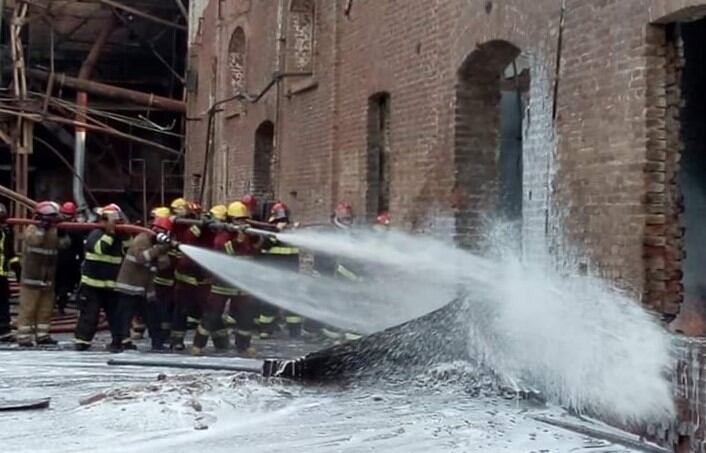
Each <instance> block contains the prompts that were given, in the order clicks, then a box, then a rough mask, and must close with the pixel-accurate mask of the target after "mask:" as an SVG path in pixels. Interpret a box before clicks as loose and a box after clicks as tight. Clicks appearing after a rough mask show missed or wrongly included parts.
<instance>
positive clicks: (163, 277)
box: [151, 206, 179, 349]
mask: <svg viewBox="0 0 706 453" xmlns="http://www.w3.org/2000/svg"><path fill="white" fill-rule="evenodd" d="M151 217H152V222H154V221H155V220H156V219H158V218H167V219H169V220H170V221H171V220H172V211H171V209H170V208H168V207H166V206H160V207H158V208H155V209H153V210H152V212H151ZM173 229H174V224H173V223H172V232H171V234H172V235H173ZM167 255H168V261H167V260H163V261H160V264H161V265H160V266H157V271H156V273H155V275H154V279H153V280H152V281H153V282H154V292H155V297H156V300H157V304H156V307H155V308H156V309H157V312H158V313H156V314H154V315H155V316H156V317H158V319H159V323H160V328H161V330H162V333H161V335H160V338H161V339H162V340H164V341H166V340H168V339H169V334H170V331H171V328H172V310H173V309H174V267H175V265H176V260H177V258H178V255H179V251H178V250H177V249H176V248H173V247H172V248H170V249H169V252H168V253H167ZM153 340H154V339H153ZM152 344H154V341H152ZM158 349H160V348H158Z"/></svg>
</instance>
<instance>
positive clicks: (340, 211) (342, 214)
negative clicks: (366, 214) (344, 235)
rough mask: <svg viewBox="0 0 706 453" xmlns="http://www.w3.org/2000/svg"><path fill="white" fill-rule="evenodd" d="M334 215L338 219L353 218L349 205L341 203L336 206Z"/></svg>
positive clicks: (351, 208)
mask: <svg viewBox="0 0 706 453" xmlns="http://www.w3.org/2000/svg"><path fill="white" fill-rule="evenodd" d="M334 214H335V216H336V217H338V218H339V219H352V218H353V207H352V206H351V204H350V203H348V202H345V201H342V202H340V203H338V206H336V210H335V211H334Z"/></svg>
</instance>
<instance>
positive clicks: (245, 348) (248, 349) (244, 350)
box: [235, 332, 257, 357]
mask: <svg viewBox="0 0 706 453" xmlns="http://www.w3.org/2000/svg"><path fill="white" fill-rule="evenodd" d="M251 342H252V335H251V334H250V333H244V332H236V333H235V349H236V350H237V351H238V353H240V354H244V355H246V356H247V357H255V356H256V355H257V350H255V348H254V347H252V346H251Z"/></svg>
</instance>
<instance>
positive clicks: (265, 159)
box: [251, 121, 275, 197]
mask: <svg viewBox="0 0 706 453" xmlns="http://www.w3.org/2000/svg"><path fill="white" fill-rule="evenodd" d="M274 134H275V125H274V123H272V122H271V121H263V122H262V123H261V124H260V125H259V126H258V127H257V129H256V130H255V149H254V156H253V174H252V184H251V186H252V193H253V194H254V195H257V196H258V197H267V196H271V195H272V194H273V192H274V186H275V185H274V177H273V171H272V167H273V158H274Z"/></svg>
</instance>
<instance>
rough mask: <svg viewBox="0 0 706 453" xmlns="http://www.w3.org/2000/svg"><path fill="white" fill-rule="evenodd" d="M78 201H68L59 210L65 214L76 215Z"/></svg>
mask: <svg viewBox="0 0 706 453" xmlns="http://www.w3.org/2000/svg"><path fill="white" fill-rule="evenodd" d="M76 211H77V209H76V203H74V202H73V201H67V202H65V203H64V204H62V205H61V209H60V210H59V212H60V213H61V214H63V215H65V216H68V217H73V216H75V215H76Z"/></svg>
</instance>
